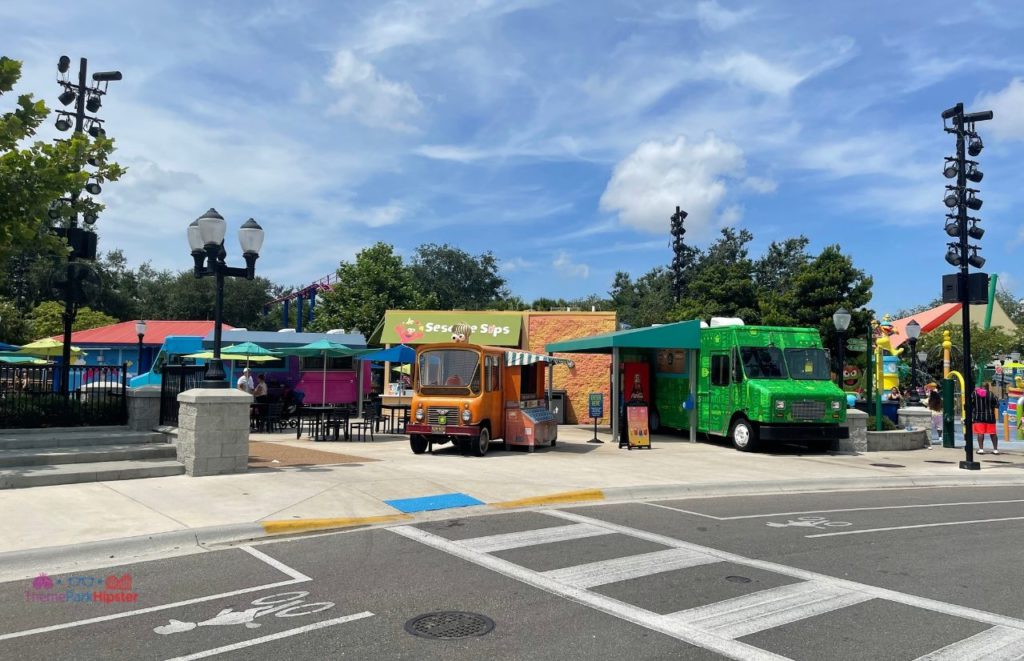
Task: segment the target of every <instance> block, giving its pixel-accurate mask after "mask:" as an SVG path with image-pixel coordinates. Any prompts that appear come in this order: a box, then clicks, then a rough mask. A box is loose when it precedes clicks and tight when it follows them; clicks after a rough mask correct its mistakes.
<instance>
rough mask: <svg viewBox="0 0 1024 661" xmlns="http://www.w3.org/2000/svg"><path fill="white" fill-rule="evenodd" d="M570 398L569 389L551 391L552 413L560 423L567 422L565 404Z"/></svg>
mask: <svg viewBox="0 0 1024 661" xmlns="http://www.w3.org/2000/svg"><path fill="white" fill-rule="evenodd" d="M568 400H569V391H567V390H552V391H551V402H550V407H551V414H552V415H554V416H555V421H556V422H557V423H558V424H560V425H564V424H565V404H566V402H567V401H568Z"/></svg>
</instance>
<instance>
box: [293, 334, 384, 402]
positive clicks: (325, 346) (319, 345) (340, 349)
mask: <svg viewBox="0 0 1024 661" xmlns="http://www.w3.org/2000/svg"><path fill="white" fill-rule="evenodd" d="M280 353H282V354H285V355H287V356H304V357H313V356H321V357H323V359H324V363H323V387H322V389H321V392H320V402H321V403H324V402H325V401H326V400H327V359H328V358H345V357H348V356H361V355H362V354H364V353H366V352H365V351H362V350H360V349H353V348H352V347H347V346H345V345H344V344H338V343H337V342H331V341H330V340H317V341H316V342H310V343H309V344H304V345H302V346H301V347H289V348H287V349H281V350H280Z"/></svg>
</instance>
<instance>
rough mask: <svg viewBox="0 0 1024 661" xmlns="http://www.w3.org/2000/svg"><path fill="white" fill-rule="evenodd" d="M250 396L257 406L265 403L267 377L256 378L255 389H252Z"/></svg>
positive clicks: (261, 375)
mask: <svg viewBox="0 0 1024 661" xmlns="http://www.w3.org/2000/svg"><path fill="white" fill-rule="evenodd" d="M252 396H253V399H255V400H256V403H257V404H262V403H263V402H265V401H267V377H266V376H265V375H263V374H260V375H259V377H257V381H256V388H255V389H253V391H252Z"/></svg>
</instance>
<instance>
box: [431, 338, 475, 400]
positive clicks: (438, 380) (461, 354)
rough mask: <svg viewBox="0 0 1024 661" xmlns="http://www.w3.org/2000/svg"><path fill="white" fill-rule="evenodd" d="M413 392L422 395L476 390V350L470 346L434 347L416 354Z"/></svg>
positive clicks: (472, 391) (454, 393) (451, 393)
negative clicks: (469, 347) (466, 347)
mask: <svg viewBox="0 0 1024 661" xmlns="http://www.w3.org/2000/svg"><path fill="white" fill-rule="evenodd" d="M418 367H419V369H418V370H417V371H416V391H417V392H419V393H421V394H424V395H458V394H463V393H467V392H468V393H472V394H474V395H476V394H478V393H479V392H480V353H479V352H477V351H473V350H472V349H435V350H431V351H424V352H423V353H421V354H420V356H419V365H418Z"/></svg>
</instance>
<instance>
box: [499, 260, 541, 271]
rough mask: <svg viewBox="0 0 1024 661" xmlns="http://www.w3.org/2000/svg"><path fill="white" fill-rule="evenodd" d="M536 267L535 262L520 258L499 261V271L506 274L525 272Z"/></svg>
mask: <svg viewBox="0 0 1024 661" xmlns="http://www.w3.org/2000/svg"><path fill="white" fill-rule="evenodd" d="M534 266H536V262H531V261H529V260H526V259H523V258H522V257H512V258H510V259H503V260H501V270H502V271H505V272H507V273H514V272H516V271H525V270H527V269H531V268H533V267H534Z"/></svg>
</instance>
